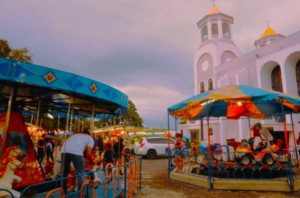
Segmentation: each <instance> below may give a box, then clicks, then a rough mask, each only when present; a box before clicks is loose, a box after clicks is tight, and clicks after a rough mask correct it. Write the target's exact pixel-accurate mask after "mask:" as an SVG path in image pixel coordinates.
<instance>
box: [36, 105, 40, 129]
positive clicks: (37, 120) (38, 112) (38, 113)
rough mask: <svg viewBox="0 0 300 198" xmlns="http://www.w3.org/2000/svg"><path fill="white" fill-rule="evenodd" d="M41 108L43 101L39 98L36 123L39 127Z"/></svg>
mask: <svg viewBox="0 0 300 198" xmlns="http://www.w3.org/2000/svg"><path fill="white" fill-rule="evenodd" d="M40 108H41V101H40V100H39V106H38V111H37V115H36V123H35V125H36V126H37V127H39V117H40Z"/></svg>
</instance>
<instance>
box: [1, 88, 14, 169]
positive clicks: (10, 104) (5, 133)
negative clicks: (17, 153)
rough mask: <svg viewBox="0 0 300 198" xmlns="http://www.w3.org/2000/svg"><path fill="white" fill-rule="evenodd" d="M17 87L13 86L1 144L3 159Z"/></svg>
mask: <svg viewBox="0 0 300 198" xmlns="http://www.w3.org/2000/svg"><path fill="white" fill-rule="evenodd" d="M15 89H17V88H16V87H14V86H13V87H12V88H11V92H10V97H9V101H8V106H7V111H6V119H5V125H4V130H3V139H2V145H1V151H0V159H2V156H3V153H4V147H5V143H6V136H7V132H8V125H9V120H10V113H11V108H12V103H13V98H15V97H14V95H15V94H16V92H15ZM0 163H2V160H0Z"/></svg>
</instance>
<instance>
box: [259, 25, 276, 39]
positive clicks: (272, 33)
mask: <svg viewBox="0 0 300 198" xmlns="http://www.w3.org/2000/svg"><path fill="white" fill-rule="evenodd" d="M274 34H277V32H275V31H274V30H273V29H272V28H271V27H270V26H268V27H267V29H266V30H265V31H264V33H263V34H262V35H261V37H260V38H263V37H265V36H270V35H274Z"/></svg>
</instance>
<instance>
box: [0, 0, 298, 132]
mask: <svg viewBox="0 0 300 198" xmlns="http://www.w3.org/2000/svg"><path fill="white" fill-rule="evenodd" d="M216 6H217V8H218V9H219V10H220V11H221V12H223V13H225V14H227V15H230V16H232V17H234V24H233V26H232V35H233V41H234V42H235V44H236V45H237V46H239V47H240V49H241V50H242V52H244V53H248V52H250V51H252V50H254V49H255V47H254V41H255V40H256V39H258V38H259V37H260V36H261V34H262V33H263V32H264V30H265V29H266V25H267V24H266V21H267V20H269V21H270V26H271V27H272V28H273V29H274V30H275V31H276V32H278V33H280V34H283V35H290V34H292V33H294V32H296V31H299V30H300V28H299V25H298V24H300V12H299V11H298V9H299V6H300V1H299V0H285V1H282V0H264V1H261V0H251V1H249V0H218V1H217V2H216ZM211 7H212V2H211V1H208V0H200V1H199V0H186V1H179V0H151V1H139V0H114V1H99V0H89V1H82V0H63V1H61V0H51V1H39V0H25V1H0V8H1V12H0V26H1V32H0V38H4V39H7V40H8V41H9V43H10V44H11V46H12V47H13V48H21V47H27V48H28V49H29V50H30V52H31V54H33V61H34V63H35V64H39V65H43V66H46V67H51V68H55V69H60V70H64V71H67V72H72V73H75V74H79V75H82V76H85V77H88V78H91V79H95V80H97V81H100V82H103V83H106V84H108V85H112V86H116V87H119V88H120V89H121V90H122V91H123V92H124V93H126V94H128V95H129V97H130V98H132V99H133V101H134V102H135V103H136V106H137V109H138V110H139V111H141V114H142V116H145V122H146V124H147V125H149V126H150V127H151V126H160V125H162V126H163V127H164V128H165V127H166V126H167V121H166V111H167V109H166V108H167V107H169V106H171V105H172V104H175V103H177V102H178V101H180V100H182V99H184V97H190V96H192V95H193V94H194V88H193V86H194V83H193V81H194V79H193V78H194V75H193V56H194V54H195V52H196V50H197V49H198V47H199V44H200V34H199V30H198V28H197V25H196V23H197V22H198V21H199V20H200V19H201V18H203V17H204V16H205V15H206V14H207V13H208V12H209V10H210V9H211ZM146 90H147V91H146ZM149 90H151V91H149ZM165 92H166V93H169V95H170V98H169V97H167V95H166V94H165ZM140 93H143V94H141V95H139V94H140ZM179 93H180V94H179ZM143 95H145V96H146V95H147V96H148V98H143V97H142V96H143ZM173 99H174V100H173ZM169 101H174V103H171V102H170V103H167V102H169ZM156 106H157V107H156ZM151 107H152V108H151ZM153 109H155V110H153Z"/></svg>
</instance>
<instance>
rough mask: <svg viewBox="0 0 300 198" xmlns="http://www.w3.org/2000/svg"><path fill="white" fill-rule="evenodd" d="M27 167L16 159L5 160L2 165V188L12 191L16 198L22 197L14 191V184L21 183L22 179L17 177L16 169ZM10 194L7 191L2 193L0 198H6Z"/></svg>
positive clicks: (0, 181)
mask: <svg viewBox="0 0 300 198" xmlns="http://www.w3.org/2000/svg"><path fill="white" fill-rule="evenodd" d="M24 168H25V166H24V164H22V163H21V162H20V161H19V160H18V159H17V158H16V157H11V158H5V159H3V160H2V165H1V169H0V177H1V179H0V188H4V189H7V190H9V191H11V192H12V193H13V195H14V197H16V198H17V197H20V193H19V192H17V191H15V190H12V184H13V183H14V182H17V183H20V182H21V181H22V178H21V177H19V176H17V175H15V174H14V171H15V170H16V169H21V170H22V169H24ZM8 195H9V194H8V193H7V192H5V191H0V197H6V196H8Z"/></svg>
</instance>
